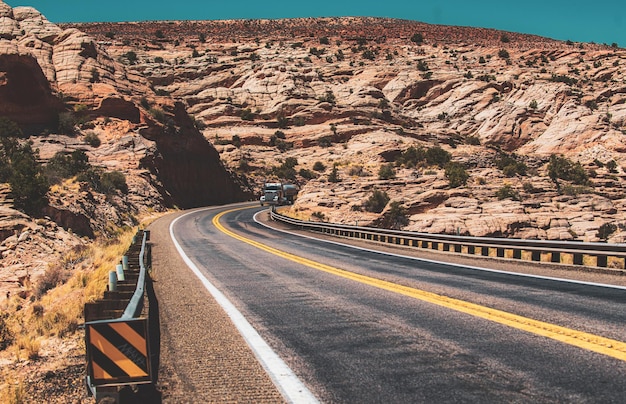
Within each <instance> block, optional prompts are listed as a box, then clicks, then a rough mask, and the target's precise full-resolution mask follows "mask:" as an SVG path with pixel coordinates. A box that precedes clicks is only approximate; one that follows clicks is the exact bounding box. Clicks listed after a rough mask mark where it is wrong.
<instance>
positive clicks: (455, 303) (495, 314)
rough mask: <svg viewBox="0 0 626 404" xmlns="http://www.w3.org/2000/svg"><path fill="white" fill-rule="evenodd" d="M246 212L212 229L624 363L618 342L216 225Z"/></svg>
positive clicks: (625, 348) (623, 346)
mask: <svg viewBox="0 0 626 404" xmlns="http://www.w3.org/2000/svg"><path fill="white" fill-rule="evenodd" d="M242 209H249V208H238V209H231V210H227V211H224V212H221V213H219V214H218V215H216V216H215V217H214V218H213V224H214V225H215V227H216V228H217V229H218V230H220V231H221V232H223V233H225V234H226V235H228V236H230V237H232V238H235V239H237V240H240V241H242V242H244V243H247V244H250V245H252V246H254V247H257V248H259V249H261V250H263V251H267V252H269V253H270V254H274V255H277V256H279V257H282V258H285V259H287V260H290V261H293V262H296V263H298V264H302V265H305V266H308V267H310V268H314V269H317V270H319V271H323V272H327V273H329V274H333V275H336V276H340V277H342V278H345V279H350V280H353V281H356V282H360V283H362V284H365V285H370V286H374V287H376V288H379V289H383V290H387V291H390V292H394V293H398V294H401V295H404V296H408V297H411V298H414V299H419V300H422V301H424V302H428V303H432V304H436V305H438V306H442V307H446V308H449V309H452V310H456V311H459V312H462V313H466V314H470V315H472V316H476V317H480V318H484V319H487V320H490V321H493V322H496V323H499V324H504V325H508V326H509V327H513V328H517V329H519V330H523V331H527V332H530V333H533V334H536V335H541V336H543V337H547V338H552V339H554V340H557V341H560V342H564V343H566V344H569V345H573V346H576V347H579V348H583V349H586V350H589V351H593V352H597V353H601V354H603V355H607V356H610V357H612V358H616V359H619V360H622V361H626V343H624V342H622V341H617V340H613V339H610V338H604V337H601V336H598V335H594V334H589V333H586V332H582V331H576V330H572V329H570V328H566V327H561V326H558V325H555V324H550V323H546V322H543V321H538V320H533V319H531V318H528V317H523V316H518V315H516V314H512V313H508V312H505V311H501V310H496V309H492V308H489V307H485V306H481V305H479V304H475V303H470V302H466V301H463V300H459V299H454V298H451V297H446V296H441V295H438V294H436V293H431V292H427V291H424V290H420V289H415V288H411V287H408V286H402V285H398V284H395V283H392V282H388V281H383V280H380V279H376V278H372V277H369V276H365V275H360V274H357V273H354V272H349V271H346V270H343V269H339V268H335V267H332V266H329V265H325V264H322V263H319V262H315V261H312V260H309V259H307V258H303V257H299V256H297V255H294V254H290V253H288V252H284V251H280V250H277V249H276V248H273V247H270V246H267V245H265V244H262V243H259V242H258V241H254V240H251V239H248V238H246V237H243V236H240V235H238V234H236V233H233V232H232V231H230V230H228V229H226V228H225V227H224V226H222V224H221V223H220V221H219V220H220V218H221V217H222V216H224V215H225V214H227V213H230V212H234V211H237V210H242Z"/></svg>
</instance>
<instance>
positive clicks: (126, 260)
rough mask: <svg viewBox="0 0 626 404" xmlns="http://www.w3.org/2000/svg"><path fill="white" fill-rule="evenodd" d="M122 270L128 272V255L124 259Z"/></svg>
mask: <svg viewBox="0 0 626 404" xmlns="http://www.w3.org/2000/svg"><path fill="white" fill-rule="evenodd" d="M122 268H123V269H124V271H128V255H124V256H123V257H122Z"/></svg>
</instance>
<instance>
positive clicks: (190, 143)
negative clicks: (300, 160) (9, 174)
mask: <svg viewBox="0 0 626 404" xmlns="http://www.w3.org/2000/svg"><path fill="white" fill-rule="evenodd" d="M0 118H1V119H3V121H2V125H4V126H3V127H2V128H0V129H1V130H3V133H2V136H3V137H4V136H6V135H7V133H5V132H6V131H5V127H10V125H8V126H7V125H6V124H5V123H6V122H14V123H17V124H18V125H19V128H20V129H21V133H20V134H18V137H21V138H22V139H18V142H19V143H21V144H24V143H25V142H27V141H29V142H32V144H33V149H35V150H37V151H38V153H37V154H36V156H37V158H38V162H39V163H40V165H41V166H42V167H44V168H43V171H44V172H45V174H46V177H47V180H48V182H49V184H50V185H51V187H50V190H49V191H48V193H47V195H45V199H47V202H46V203H45V206H44V207H43V209H42V210H41V211H39V212H31V213H33V217H31V216H29V215H26V214H24V213H22V212H20V211H19V210H17V209H16V208H15V207H14V206H13V203H12V202H13V201H14V199H15V196H16V195H14V193H12V192H10V188H9V187H8V186H5V185H0V254H1V256H0V268H1V269H0V292H2V294H3V295H4V292H5V291H11V290H14V289H21V288H23V287H24V285H25V283H28V282H29V281H32V282H34V281H35V278H37V277H38V275H39V274H41V273H42V272H43V271H45V270H46V268H47V267H48V266H49V265H50V264H51V263H54V262H55V260H57V259H59V257H60V256H61V255H62V254H63V253H64V252H66V251H68V250H69V249H72V248H74V247H77V246H81V245H83V244H85V243H88V242H89V241H88V239H89V238H94V237H97V236H104V237H106V236H107V235H109V234H111V233H114V232H115V231H116V228H119V227H122V226H126V225H136V224H137V220H138V218H139V217H140V216H142V215H145V214H146V213H148V212H153V211H157V212H158V211H164V210H165V209H167V208H172V207H180V208H189V207H195V206H203V205H209V204H217V203H226V202H231V201H236V200H243V199H246V198H249V196H248V195H247V194H246V192H245V191H243V190H242V189H241V186H240V185H241V184H240V182H239V180H236V179H235V178H234V177H233V176H232V175H231V174H230V173H229V172H228V171H227V170H226V169H225V167H224V166H223V164H222V163H221V161H220V159H219V155H218V153H217V151H216V150H215V148H214V147H213V146H212V145H211V144H210V143H209V142H207V141H206V139H205V138H204V137H203V136H202V134H201V133H200V132H199V131H198V129H197V128H196V127H195V126H194V121H193V119H192V118H191V117H190V116H189V115H188V113H187V110H186V108H185V106H184V104H183V103H182V102H181V101H179V100H176V99H174V98H172V97H170V96H165V95H157V94H155V92H154V91H153V89H152V85H151V83H150V82H149V81H148V80H147V79H146V78H144V77H143V76H141V75H140V74H138V73H137V72H134V71H132V70H129V69H127V68H126V66H124V65H123V64H122V63H120V62H119V61H117V60H116V58H115V57H112V56H110V55H109V54H108V53H107V52H106V50H105V49H103V48H102V46H100V45H99V44H98V43H97V41H95V40H94V39H93V38H92V37H90V36H89V35H88V34H86V33H83V32H81V31H79V30H77V29H75V28H69V29H64V28H60V27H58V26H57V25H54V24H52V23H50V22H49V21H48V20H46V18H45V17H44V16H42V15H41V14H40V13H39V12H38V11H37V10H35V9H33V8H30V7H16V8H11V7H10V6H8V5H7V4H5V3H3V2H1V1H0ZM2 125H0V126H2ZM3 145H4V138H3ZM7 148H8V146H4V147H2V146H0V157H3V158H4V156H5V154H8V149H7ZM9 160H11V159H10V158H9ZM2 164H4V160H3V161H2ZM70 168H71V170H70ZM68 170H69V171H68ZM72 170H74V172H71V171H72ZM0 171H4V166H3V167H2V170H0ZM0 182H2V181H0ZM22 185H23V187H24V188H27V187H28V186H29V185H28V184H22ZM84 237H86V238H84ZM31 277H32V278H33V279H30V278H31Z"/></svg>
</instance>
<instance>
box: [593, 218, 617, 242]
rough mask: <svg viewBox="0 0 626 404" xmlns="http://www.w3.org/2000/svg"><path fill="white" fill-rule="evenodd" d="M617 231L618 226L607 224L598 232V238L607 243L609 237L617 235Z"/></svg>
mask: <svg viewBox="0 0 626 404" xmlns="http://www.w3.org/2000/svg"><path fill="white" fill-rule="evenodd" d="M616 231H617V226H616V225H615V224H613V223H609V222H607V223H604V224H603V225H601V226H600V228H599V229H598V232H597V236H598V238H599V239H600V240H605V241H606V240H607V239H608V238H609V237H611V234H613V233H615V232H616Z"/></svg>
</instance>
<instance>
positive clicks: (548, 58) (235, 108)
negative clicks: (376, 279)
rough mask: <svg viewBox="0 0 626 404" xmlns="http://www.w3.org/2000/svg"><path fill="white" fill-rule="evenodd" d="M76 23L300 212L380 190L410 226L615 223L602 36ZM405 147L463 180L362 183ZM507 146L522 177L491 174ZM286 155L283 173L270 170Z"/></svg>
mask: <svg viewBox="0 0 626 404" xmlns="http://www.w3.org/2000/svg"><path fill="white" fill-rule="evenodd" d="M80 28H81V29H82V30H85V31H87V32H89V33H90V34H91V35H93V36H95V37H97V38H98V39H99V40H100V41H101V44H103V46H105V47H106V48H107V50H108V51H109V53H110V54H111V55H116V56H117V57H119V58H122V59H123V58H124V55H125V54H126V53H127V52H129V51H130V50H134V51H136V53H137V61H136V63H134V64H133V65H132V66H129V68H130V69H132V70H133V71H135V72H137V73H141V74H143V75H145V76H146V77H148V78H149V80H150V81H151V83H152V84H153V86H154V87H155V88H156V89H157V91H159V92H163V93H169V94H172V95H173V96H174V97H176V98H177V99H180V100H182V101H183V102H184V103H185V104H186V105H187V107H188V110H189V111H190V113H192V114H193V116H194V117H195V118H196V120H198V121H200V122H202V123H203V124H204V125H205V129H204V135H205V137H206V138H207V139H209V140H210V141H212V142H214V143H215V144H216V147H217V149H218V150H219V151H220V153H221V156H222V159H224V160H225V161H227V162H228V164H229V165H230V166H231V167H232V168H233V169H238V170H242V172H244V173H245V174H246V175H247V177H248V178H249V180H250V181H251V182H253V183H256V184H257V186H260V184H261V183H262V182H263V181H264V180H266V179H277V178H281V176H282V178H283V179H285V177H289V180H290V181H296V182H298V183H299V184H300V185H301V186H302V191H301V193H300V196H299V198H298V200H297V202H296V204H295V206H294V207H293V209H292V212H293V213H294V214H296V215H299V216H301V217H304V218H307V219H309V218H313V219H316V218H320V217H323V218H325V219H326V220H331V221H335V222H344V223H355V222H358V223H359V224H377V223H380V219H381V216H384V215H385V214H386V213H387V211H388V210H389V208H390V206H391V204H389V205H387V208H386V210H385V211H383V212H382V213H369V212H367V211H366V209H365V208H364V206H366V204H367V200H368V198H369V197H370V196H371V195H372V192H373V190H380V191H382V192H386V193H387V194H388V196H389V197H390V199H391V200H392V201H393V200H395V201H399V202H401V203H402V206H403V207H404V208H405V210H406V212H407V215H408V219H409V220H408V224H407V225H406V226H405V227H404V228H406V229H410V230H418V231H427V232H445V233H457V232H458V233H461V234H470V235H477V236H506V237H528V238H549V239H578V240H589V241H591V240H599V237H598V230H599V229H600V227H601V226H602V225H604V224H607V223H608V224H613V225H615V226H616V229H617V230H616V231H615V232H613V233H612V234H611V236H610V238H609V239H610V240H611V241H622V240H623V239H624V235H626V233H625V232H624V229H625V228H626V222H625V220H626V217H625V213H624V210H623V207H624V201H625V199H624V197H625V195H626V194H625V192H624V188H623V185H622V184H623V178H625V174H624V170H623V168H622V166H623V165H624V164H625V163H626V161H625V157H626V156H625V155H624V152H625V151H626V149H624V136H625V133H626V73H625V71H624V65H625V63H626V62H624V60H625V59H624V57H625V56H626V54H625V53H624V50H623V49H621V48H618V47H617V46H606V45H597V44H579V43H571V42H562V41H555V40H550V39H547V38H540V37H537V36H530V35H522V34H516V33H507V32H500V31H494V30H487V29H473V28H462V27H445V26H433V25H427V24H422V23H417V22H410V21H399V20H389V19H377V18H322V19H305V20H277V21H265V20H262V21H249V20H246V21H215V22H194V21H186V22H163V23H160V22H154V23H130V24H87V25H81V26H80ZM409 146H416V147H424V148H430V147H433V146H440V147H442V148H443V149H444V150H446V151H447V152H449V153H451V155H452V158H453V160H454V161H457V162H459V163H461V164H463V165H464V166H465V169H466V170H467V172H468V173H469V175H470V176H469V179H468V182H467V183H466V184H465V185H463V186H461V187H459V188H451V187H450V186H449V182H448V179H447V178H446V176H445V170H444V169H443V168H441V167H437V166H433V165H431V166H428V165H426V166H423V165H421V166H419V167H417V168H407V167H406V166H395V167H394V169H395V171H396V172H395V178H393V179H386V180H383V179H380V177H379V175H378V173H379V170H380V168H381V167H382V166H383V165H385V164H388V163H392V164H393V163H394V162H395V159H396V158H397V157H398V156H399V155H401V153H402V152H403V151H405V150H406V149H407V148H408V147H409ZM510 153H514V154H515V156H516V157H515V158H517V159H518V160H519V161H521V162H523V163H524V164H526V166H527V168H528V170H527V171H526V172H525V173H524V174H519V173H515V174H513V175H510V173H505V172H504V171H503V170H501V169H498V168H496V161H497V160H498V159H500V158H501V156H502V155H503V154H510ZM551 154H557V155H564V156H565V157H567V158H569V159H571V160H572V161H574V162H580V163H581V164H582V166H583V167H584V169H585V170H586V172H587V173H588V174H589V175H590V177H591V178H590V182H589V183H588V184H587V185H585V186H579V185H575V184H571V183H569V182H567V181H560V183H559V184H558V186H557V184H556V183H555V182H554V181H551V180H550V178H549V176H548V160H549V157H550V155H551ZM287 157H293V158H295V159H296V160H297V163H298V164H297V165H296V166H295V171H296V172H295V173H293V172H291V173H290V172H287V173H286V172H285V171H284V170H282V171H281V169H280V165H281V163H282V162H284V161H285V159H286V158H287ZM318 161H319V162H321V163H323V166H324V167H325V168H324V169H321V170H318V171H316V170H314V169H313V168H314V163H315V162H318ZM607 163H608V164H609V166H607ZM611 164H615V167H612V166H610V165H611ZM318 167H319V165H318ZM333 167H334V168H336V169H337V170H336V172H337V176H335V177H334V178H332V180H336V179H337V177H338V179H339V181H338V182H332V181H329V180H330V179H331V174H332V172H333ZM507 186H508V187H509V188H505V187H507ZM503 188H504V189H505V191H506V190H508V191H510V192H509V194H508V196H507V194H502V193H498V191H500V190H501V189H503ZM498 195H500V196H498ZM502 196H504V197H503V198H502V199H500V198H501V197H502Z"/></svg>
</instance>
